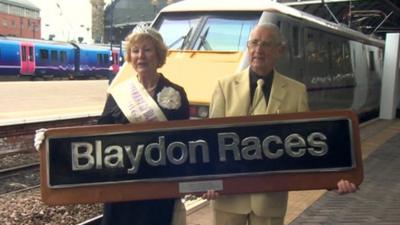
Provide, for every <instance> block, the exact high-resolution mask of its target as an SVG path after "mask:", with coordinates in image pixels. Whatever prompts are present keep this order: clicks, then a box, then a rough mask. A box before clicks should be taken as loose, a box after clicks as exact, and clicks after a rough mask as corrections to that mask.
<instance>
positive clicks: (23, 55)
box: [21, 46, 26, 61]
mask: <svg viewBox="0 0 400 225" xmlns="http://www.w3.org/2000/svg"><path fill="white" fill-rule="evenodd" d="M21 50H22V61H26V46H22V49H21Z"/></svg>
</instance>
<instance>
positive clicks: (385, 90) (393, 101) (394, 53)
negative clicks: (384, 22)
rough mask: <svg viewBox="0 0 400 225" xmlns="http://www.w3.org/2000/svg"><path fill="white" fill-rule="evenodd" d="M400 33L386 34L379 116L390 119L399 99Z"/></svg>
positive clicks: (394, 114)
mask: <svg viewBox="0 0 400 225" xmlns="http://www.w3.org/2000/svg"><path fill="white" fill-rule="evenodd" d="M399 67H400V33H388V34H386V41H385V56H384V61H383V77H382V89H381V90H382V91H381V105H380V113H379V117H380V118H381V119H388V120H392V119H394V118H395V117H396V109H397V106H398V104H399V100H400V96H399V95H400V87H399V86H400V84H399V83H400V78H399V76H400V68H399Z"/></svg>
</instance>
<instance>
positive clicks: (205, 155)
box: [189, 140, 210, 164]
mask: <svg viewBox="0 0 400 225" xmlns="http://www.w3.org/2000/svg"><path fill="white" fill-rule="evenodd" d="M196 149H200V151H201V156H202V159H203V160H202V162H203V163H208V162H210V153H209V150H208V144H207V142H206V141H204V140H197V141H189V162H190V163H191V164H194V163H197V158H196V152H195V151H196Z"/></svg>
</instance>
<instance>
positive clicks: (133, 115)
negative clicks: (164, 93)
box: [107, 62, 167, 123]
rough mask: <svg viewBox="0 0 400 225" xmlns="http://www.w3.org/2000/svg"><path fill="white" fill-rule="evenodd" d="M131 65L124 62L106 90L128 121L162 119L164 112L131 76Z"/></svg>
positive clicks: (133, 72) (163, 118)
mask: <svg viewBox="0 0 400 225" xmlns="http://www.w3.org/2000/svg"><path fill="white" fill-rule="evenodd" d="M133 74H135V71H134V70H133V68H132V65H131V64H129V63H126V62H125V63H124V65H123V66H122V67H121V68H120V71H119V72H118V74H117V76H116V77H115V78H114V80H113V82H112V83H111V85H110V87H109V88H108V90H107V92H108V93H110V94H111V95H112V96H113V97H114V99H115V102H116V103H117V105H118V106H119V108H120V109H121V111H122V113H124V115H125V116H126V118H127V119H128V120H129V122H131V123H134V122H144V121H164V120H167V119H166V117H165V115H164V113H163V112H162V111H161V109H160V108H159V107H158V105H157V103H156V102H155V101H154V99H153V98H152V97H151V96H150V95H149V94H148V93H147V91H146V89H145V88H144V87H143V85H142V84H141V83H139V81H138V80H137V78H136V76H133Z"/></svg>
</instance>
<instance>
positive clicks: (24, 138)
mask: <svg viewBox="0 0 400 225" xmlns="http://www.w3.org/2000/svg"><path fill="white" fill-rule="evenodd" d="M95 122H96V117H89V118H79V119H71V120H63V121H50V122H43V123H32V124H19V125H7V126H0V155H4V154H9V153H13V152H30V151H32V152H33V151H34V146H33V139H34V136H35V131H36V130H38V129H40V128H55V127H67V126H83V125H91V124H95Z"/></svg>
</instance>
